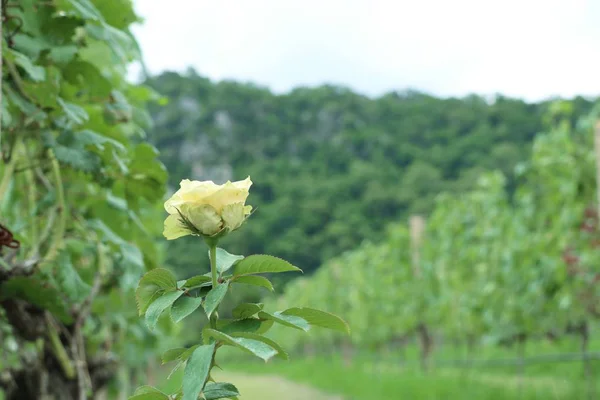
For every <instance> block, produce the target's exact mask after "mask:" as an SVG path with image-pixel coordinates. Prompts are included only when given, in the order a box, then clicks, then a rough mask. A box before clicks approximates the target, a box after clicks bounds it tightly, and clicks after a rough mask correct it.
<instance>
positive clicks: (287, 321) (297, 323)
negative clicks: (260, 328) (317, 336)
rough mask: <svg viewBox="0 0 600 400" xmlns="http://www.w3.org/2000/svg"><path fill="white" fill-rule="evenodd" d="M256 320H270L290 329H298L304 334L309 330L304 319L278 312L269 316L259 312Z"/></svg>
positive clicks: (266, 313)
mask: <svg viewBox="0 0 600 400" xmlns="http://www.w3.org/2000/svg"><path fill="white" fill-rule="evenodd" d="M258 318H261V319H271V320H273V321H275V322H277V323H279V324H281V325H285V326H289V327H290V328H296V329H300V330H302V331H305V332H308V331H309V330H310V325H309V324H308V322H307V321H306V320H305V319H304V318H300V317H297V316H294V315H283V314H280V313H278V312H276V313H273V314H271V313H268V312H265V311H261V312H259V313H258Z"/></svg>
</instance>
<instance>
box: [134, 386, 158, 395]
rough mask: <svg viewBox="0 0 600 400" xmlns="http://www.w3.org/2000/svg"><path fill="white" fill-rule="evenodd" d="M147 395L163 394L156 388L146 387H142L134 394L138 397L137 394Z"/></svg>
mask: <svg viewBox="0 0 600 400" xmlns="http://www.w3.org/2000/svg"><path fill="white" fill-rule="evenodd" d="M146 393H162V392H161V391H160V390H158V389H157V388H155V387H152V386H148V385H144V386H140V387H139V388H137V389H135V392H134V393H133V394H134V395H137V394H146Z"/></svg>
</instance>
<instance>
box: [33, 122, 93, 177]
mask: <svg viewBox="0 0 600 400" xmlns="http://www.w3.org/2000/svg"><path fill="white" fill-rule="evenodd" d="M42 139H43V141H44V145H45V146H46V147H49V148H52V149H53V150H54V155H55V156H56V159H57V160H58V161H60V163H61V164H65V165H70V166H72V167H73V168H76V169H79V170H81V171H86V172H92V171H97V170H99V169H100V158H99V157H98V155H96V154H94V153H92V152H91V151H89V150H87V149H85V145H84V144H83V143H81V142H78V137H76V136H75V134H74V133H73V132H72V131H67V130H65V131H63V132H61V134H60V136H59V137H58V139H57V138H55V137H54V135H53V134H52V132H48V131H47V132H44V133H43V134H42Z"/></svg>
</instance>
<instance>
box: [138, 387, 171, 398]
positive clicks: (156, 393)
mask: <svg viewBox="0 0 600 400" xmlns="http://www.w3.org/2000/svg"><path fill="white" fill-rule="evenodd" d="M128 400H169V396H167V395H166V394H165V393H163V392H161V391H160V390H158V389H156V388H154V387H152V386H140V387H139V388H137V389H136V390H135V392H134V393H133V396H131V397H129V398H128Z"/></svg>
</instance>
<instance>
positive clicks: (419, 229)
mask: <svg viewBox="0 0 600 400" xmlns="http://www.w3.org/2000/svg"><path fill="white" fill-rule="evenodd" d="M409 224H410V247H411V254H412V268H413V274H414V276H415V278H416V279H420V278H421V276H422V275H423V274H422V271H421V244H422V242H423V232H424V231H425V219H424V218H423V217H421V216H420V215H413V216H411V217H410V220H409ZM417 333H418V335H419V341H420V344H421V368H422V369H423V371H426V370H427V369H428V366H429V355H430V354H431V350H432V348H433V338H432V337H431V333H430V332H429V329H428V328H427V325H426V324H425V323H424V322H422V321H421V322H420V323H419V324H418V325H417Z"/></svg>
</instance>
